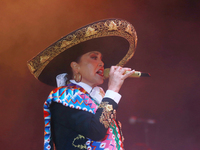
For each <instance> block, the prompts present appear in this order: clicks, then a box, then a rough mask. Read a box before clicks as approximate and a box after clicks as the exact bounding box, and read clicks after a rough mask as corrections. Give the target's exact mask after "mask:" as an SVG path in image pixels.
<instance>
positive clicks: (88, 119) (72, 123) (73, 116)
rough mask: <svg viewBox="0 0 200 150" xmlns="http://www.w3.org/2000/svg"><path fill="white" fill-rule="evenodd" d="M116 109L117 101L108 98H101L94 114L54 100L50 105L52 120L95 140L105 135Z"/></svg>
mask: <svg viewBox="0 0 200 150" xmlns="http://www.w3.org/2000/svg"><path fill="white" fill-rule="evenodd" d="M116 109H117V103H116V102H115V101H113V100H112V99H110V98H104V99H103V100H102V102H101V103H100V105H99V108H98V109H97V111H96V113H95V114H92V113H90V112H87V111H83V110H77V109H74V108H70V107H66V106H63V105H62V104H59V103H56V102H53V103H52V105H51V107H50V110H51V114H52V116H51V117H52V119H53V121H54V122H57V123H59V124H60V125H61V126H64V127H66V128H69V129H72V130H74V131H76V132H77V133H78V134H81V135H83V136H85V137H87V138H90V139H92V140H95V141H99V140H102V139H103V138H104V137H105V135H106V132H107V129H108V127H109V125H110V123H111V120H112V118H114V117H116Z"/></svg>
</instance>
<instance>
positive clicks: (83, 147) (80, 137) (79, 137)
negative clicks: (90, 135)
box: [72, 134, 87, 149]
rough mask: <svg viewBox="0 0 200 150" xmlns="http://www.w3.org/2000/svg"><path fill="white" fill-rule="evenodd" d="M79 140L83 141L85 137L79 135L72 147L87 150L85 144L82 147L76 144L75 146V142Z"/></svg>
mask: <svg viewBox="0 0 200 150" xmlns="http://www.w3.org/2000/svg"><path fill="white" fill-rule="evenodd" d="M79 139H85V137H84V136H82V135H80V134H79V135H78V136H77V137H76V138H75V139H74V140H73V142H72V145H73V146H74V147H77V148H79V149H87V147H86V144H84V145H80V144H78V145H76V144H75V142H76V141H78V140H79Z"/></svg>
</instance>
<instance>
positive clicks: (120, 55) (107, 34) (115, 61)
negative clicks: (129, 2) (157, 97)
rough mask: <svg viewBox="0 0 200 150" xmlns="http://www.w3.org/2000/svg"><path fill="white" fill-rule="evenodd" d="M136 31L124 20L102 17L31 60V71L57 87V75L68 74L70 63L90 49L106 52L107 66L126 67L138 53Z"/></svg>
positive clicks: (29, 62)
mask: <svg viewBox="0 0 200 150" xmlns="http://www.w3.org/2000/svg"><path fill="white" fill-rule="evenodd" d="M136 45H137V34H136V31H135V29H134V27H133V25H131V24H130V23H129V22H127V21H126V20H122V19H106V20H100V21H97V22H94V23H91V24H88V25H86V26H84V27H81V28H79V29H78V30H76V31H74V32H71V33H69V34H67V35H66V36H64V37H62V38H61V39H59V40H58V41H56V42H55V43H53V44H52V45H50V46H49V47H47V48H46V49H45V50H43V51H42V52H40V53H39V54H38V55H36V56H35V57H34V58H32V59H31V60H29V61H28V62H27V64H28V68H29V70H30V72H31V73H32V74H33V75H34V77H35V78H36V79H38V80H40V81H41V82H43V83H45V84H48V85H51V86H56V76H57V75H58V74H61V73H67V72H69V69H70V63H71V62H72V61H75V60H76V59H77V57H79V56H81V55H82V54H84V53H86V52H89V51H99V52H101V53H102V55H103V62H104V66H105V68H110V67H111V66H112V65H118V66H124V65H125V64H126V63H127V62H128V60H130V59H131V58H132V56H133V55H134V53H135V48H136Z"/></svg>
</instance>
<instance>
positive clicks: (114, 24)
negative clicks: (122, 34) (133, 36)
mask: <svg viewBox="0 0 200 150" xmlns="http://www.w3.org/2000/svg"><path fill="white" fill-rule="evenodd" d="M105 26H107V27H108V30H117V24H116V23H114V21H111V22H110V24H109V26H108V25H107V24H106V23H105Z"/></svg>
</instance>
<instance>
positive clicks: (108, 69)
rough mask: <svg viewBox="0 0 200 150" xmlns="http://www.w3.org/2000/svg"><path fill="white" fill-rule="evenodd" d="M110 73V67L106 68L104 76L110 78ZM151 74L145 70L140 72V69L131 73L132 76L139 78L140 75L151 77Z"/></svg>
mask: <svg viewBox="0 0 200 150" xmlns="http://www.w3.org/2000/svg"><path fill="white" fill-rule="evenodd" d="M128 72H130V71H126V72H125V74H126V73H128ZM109 73H110V68H105V69H104V78H108V77H109ZM150 76H151V75H150V74H149V73H144V72H140V71H135V72H134V73H133V74H131V75H130V77H132V78H139V77H150Z"/></svg>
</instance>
